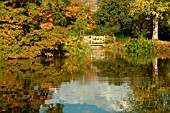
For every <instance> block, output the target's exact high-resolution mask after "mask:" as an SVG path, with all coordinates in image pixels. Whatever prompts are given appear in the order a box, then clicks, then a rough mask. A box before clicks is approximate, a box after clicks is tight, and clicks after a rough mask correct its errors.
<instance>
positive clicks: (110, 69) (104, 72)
mask: <svg viewBox="0 0 170 113" xmlns="http://www.w3.org/2000/svg"><path fill="white" fill-rule="evenodd" d="M131 60H132V59H131ZM135 60H136V59H135ZM151 61H152V62H150V63H149V62H147V63H146V64H145V63H142V62H141V60H140V61H139V62H140V63H139V62H136V63H135V62H130V60H127V59H123V58H119V57H117V58H116V60H113V58H112V57H111V56H110V57H108V59H105V60H96V61H93V65H95V66H96V67H97V68H98V69H99V70H100V73H99V74H98V75H99V76H103V77H109V81H110V83H114V84H115V85H121V84H122V83H123V82H124V81H123V79H122V78H125V77H129V78H130V79H131V83H130V88H132V89H133V93H132V94H130V95H129V100H128V103H129V106H131V107H130V108H129V110H128V111H127V112H130V111H131V112H139V113H148V112H149V113H163V112H169V110H170V106H169V105H170V98H169V97H170V84H169V83H170V82H169V81H168V80H167V79H166V78H167V76H168V73H169V71H168V70H169V67H170V66H169V64H170V63H168V62H169V61H170V60H167V59H165V61H164V60H161V59H159V60H158V58H155V59H152V60H151ZM144 62H145V61H144ZM158 62H159V63H158ZM158 70H159V71H158ZM164 70H166V71H164ZM158 74H160V75H161V76H159V75H158ZM112 77H114V81H113V79H112ZM115 78H116V80H115ZM120 107H121V106H120Z"/></svg>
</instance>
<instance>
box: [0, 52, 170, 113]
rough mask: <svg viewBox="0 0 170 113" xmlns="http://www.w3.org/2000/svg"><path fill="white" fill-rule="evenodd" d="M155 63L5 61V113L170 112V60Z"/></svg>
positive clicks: (103, 57) (0, 108) (0, 105)
mask: <svg viewBox="0 0 170 113" xmlns="http://www.w3.org/2000/svg"><path fill="white" fill-rule="evenodd" d="M95 56H97V57H95ZM94 57H95V58H94ZM135 60H136V59H135ZM152 61H153V62H150V63H148V62H147V64H143V63H138V64H135V63H134V62H133V63H131V62H129V60H127V59H124V58H120V57H118V56H116V55H115V54H111V53H107V54H103V53H102V54H99V53H95V54H93V55H92V57H91V58H89V60H87V59H86V58H85V57H80V56H77V57H71V58H67V59H57V60H54V59H28V60H9V61H0V101H1V102H0V112H19V113H22V112H29V113H35V112H40V113H49V112H50V113H120V112H121V113H124V112H132V113H148V112H152V113H153V112H154V113H155V112H157V113H162V112H167V113H168V112H170V77H169V73H170V59H155V60H152Z"/></svg>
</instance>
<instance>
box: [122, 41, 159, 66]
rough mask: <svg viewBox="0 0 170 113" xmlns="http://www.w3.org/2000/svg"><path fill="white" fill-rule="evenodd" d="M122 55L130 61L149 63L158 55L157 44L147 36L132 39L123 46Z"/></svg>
mask: <svg viewBox="0 0 170 113" xmlns="http://www.w3.org/2000/svg"><path fill="white" fill-rule="evenodd" d="M123 49H124V50H125V51H124V52H123V53H122V57H123V58H125V59H126V60H127V61H128V62H132V63H135V64H136V63H137V64H148V63H150V62H152V60H153V59H154V58H155V57H156V52H157V45H156V44H155V43H154V42H153V41H152V40H147V39H145V38H139V39H131V40H130V41H129V42H128V43H127V44H125V45H124V46H123Z"/></svg>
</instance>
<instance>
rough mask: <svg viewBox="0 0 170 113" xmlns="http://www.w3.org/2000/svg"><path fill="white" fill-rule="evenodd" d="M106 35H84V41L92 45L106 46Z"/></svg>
mask: <svg viewBox="0 0 170 113" xmlns="http://www.w3.org/2000/svg"><path fill="white" fill-rule="evenodd" d="M105 39H106V37H105V36H92V35H91V36H83V41H84V42H86V43H88V44H89V45H91V46H104V45H105Z"/></svg>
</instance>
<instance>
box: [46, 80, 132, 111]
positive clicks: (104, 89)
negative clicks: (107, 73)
mask: <svg viewBox="0 0 170 113" xmlns="http://www.w3.org/2000/svg"><path fill="white" fill-rule="evenodd" d="M106 80H107V78H106V79H105V78H103V81H106ZM130 93H132V89H130V87H129V84H128V83H124V84H122V85H121V86H115V85H114V84H112V85H109V84H108V82H102V81H101V80H100V79H99V77H93V78H92V79H91V81H89V82H86V83H84V82H81V80H76V81H71V82H69V83H63V84H62V85H61V86H60V88H59V89H55V91H54V94H53V96H52V97H53V98H52V99H50V100H46V101H45V103H46V104H51V103H61V102H62V104H64V105H65V106H67V104H72V106H73V105H74V104H80V105H84V104H85V105H86V104H87V105H94V106H96V107H97V108H100V109H103V110H105V111H107V112H112V111H122V110H126V109H128V108H129V107H130V106H129V105H128V95H129V94H130ZM67 110H68V109H65V108H64V111H67ZM87 110H88V109H87ZM70 113H71V112H70Z"/></svg>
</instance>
